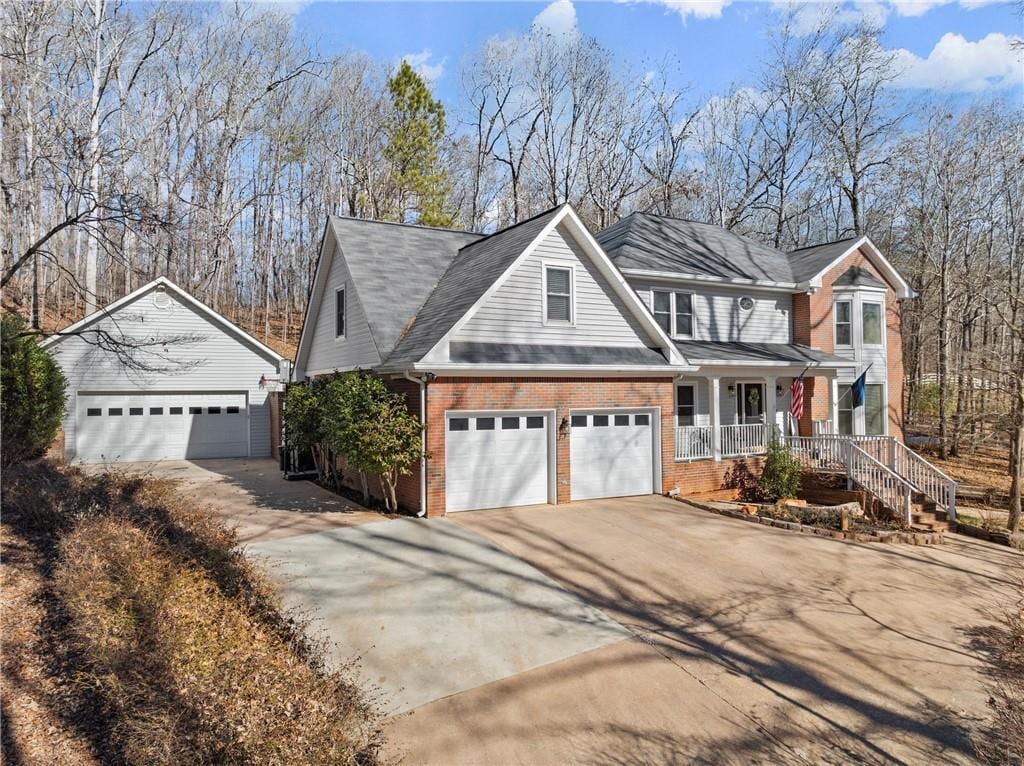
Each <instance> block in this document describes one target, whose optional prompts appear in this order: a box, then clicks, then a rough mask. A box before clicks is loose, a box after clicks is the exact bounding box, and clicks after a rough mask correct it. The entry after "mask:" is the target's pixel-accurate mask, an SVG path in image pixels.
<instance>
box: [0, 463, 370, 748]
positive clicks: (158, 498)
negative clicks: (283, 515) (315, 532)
mask: <svg viewBox="0 0 1024 766" xmlns="http://www.w3.org/2000/svg"><path fill="white" fill-rule="evenodd" d="M4 484H5V487H4V503H5V507H4V511H5V516H4V522H5V524H11V525H12V526H13V527H14V528H16V529H17V530H18V531H19V532H20V533H21V534H22V535H24V536H25V538H26V539H29V540H33V541H35V544H36V545H37V546H38V547H39V549H41V550H45V551H48V554H47V556H48V561H49V562H50V563H49V564H48V565H47V566H46V572H47V576H48V577H52V585H51V588H52V592H53V594H54V601H55V602H56V604H57V606H58V611H59V614H60V618H59V619H57V620H53V621H51V622H50V625H51V629H53V630H55V631H58V632H57V633H56V634H55V635H54V636H52V637H51V638H50V639H49V640H50V642H51V643H52V645H54V646H60V647H63V648H64V649H65V650H66V655H67V656H66V658H65V659H64V660H63V661H64V662H65V667H66V670H65V671H64V673H63V675H64V676H65V677H67V678H69V679H71V680H70V681H69V682H68V687H69V689H68V691H69V695H68V696H69V697H76V698H77V700H78V702H77V708H76V709H75V710H73V711H71V712H70V713H68V717H69V719H71V720H76V721H79V722H81V721H87V720H92V719H95V723H90V724H89V725H90V726H93V727H95V729H96V731H95V732H93V733H92V734H90V738H91V739H92V741H93V742H98V743H101V744H100V747H101V749H102V751H103V755H104V759H105V760H106V761H108V762H124V763H131V764H150V763H199V764H212V763H243V764H263V763H267V764H270V763H273V764H286V763H342V764H374V763H376V762H377V761H378V756H377V753H378V752H379V749H380V746H381V741H382V734H381V728H380V726H381V718H380V716H379V714H378V713H377V712H376V711H375V710H374V708H373V707H372V705H371V703H370V702H369V701H368V700H367V699H366V698H365V696H364V695H363V693H362V691H361V690H360V688H359V687H358V686H356V685H355V684H353V683H352V682H351V681H350V680H349V675H350V671H349V669H347V668H342V669H341V670H339V671H335V672H327V671H326V670H325V669H324V660H323V658H324V654H323V651H322V647H320V646H318V645H314V644H312V643H310V642H309V640H308V639H307V638H306V637H305V633H304V631H303V625H302V623H300V622H297V621H295V620H294V619H292V618H290V617H289V616H288V615H287V614H286V613H284V612H283V611H282V610H281V607H280V604H279V601H278V598H277V596H276V594H275V592H274V590H273V588H272V587H271V586H270V584H269V582H268V580H267V579H266V578H265V576H264V575H263V574H262V571H261V570H260V569H259V568H257V567H256V566H254V565H253V564H252V563H251V562H250V561H249V560H248V559H246V558H245V556H244V555H243V554H242V553H241V552H240V551H239V548H238V546H237V540H236V538H235V536H234V533H233V532H232V531H231V530H228V529H227V528H225V527H224V525H223V524H222V523H221V522H220V521H219V520H217V519H216V517H214V516H212V515H211V514H209V513H207V512H205V511H203V510H202V509H197V508H195V507H194V504H190V503H188V501H187V500H186V499H185V498H183V497H181V496H179V495H178V494H177V491H176V490H175V488H174V486H173V485H172V484H171V483H170V482H167V481H157V480H152V479H144V478H137V477H128V476H124V475H119V474H116V473H112V474H106V475H102V476H88V475H86V474H84V473H82V472H81V471H79V470H77V469H68V468H64V469H58V468H56V467H55V466H54V465H53V464H51V463H50V462H48V461H41V462H39V463H34V464H25V465H22V466H17V467H16V468H15V469H14V470H13V471H10V472H7V473H5V475H4ZM55 661H56V660H55Z"/></svg>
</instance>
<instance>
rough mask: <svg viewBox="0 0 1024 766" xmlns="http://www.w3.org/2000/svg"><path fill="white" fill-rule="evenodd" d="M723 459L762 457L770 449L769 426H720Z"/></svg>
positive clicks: (746, 424)
mask: <svg viewBox="0 0 1024 766" xmlns="http://www.w3.org/2000/svg"><path fill="white" fill-rule="evenodd" d="M719 434H720V435H721V440H722V457H739V456H741V455H760V454H762V453H764V452H765V451H767V449H768V426H767V425H765V424H764V423H744V424H742V425H730V426H720V430H719Z"/></svg>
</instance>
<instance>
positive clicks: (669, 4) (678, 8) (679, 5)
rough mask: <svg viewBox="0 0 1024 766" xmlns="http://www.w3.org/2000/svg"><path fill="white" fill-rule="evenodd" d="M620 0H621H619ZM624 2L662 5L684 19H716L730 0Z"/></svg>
mask: <svg viewBox="0 0 1024 766" xmlns="http://www.w3.org/2000/svg"><path fill="white" fill-rule="evenodd" d="M620 1H622V0H620ZM624 1H625V2H643V3H651V4H653V5H663V6H665V8H666V9H668V10H669V11H672V12H673V13H678V14H679V18H681V19H682V20H683V21H686V20H687V19H688V18H689V17H690V16H693V17H694V18H695V19H717V18H720V17H721V15H722V11H723V10H725V8H726V6H728V5H731V4H732V0H624Z"/></svg>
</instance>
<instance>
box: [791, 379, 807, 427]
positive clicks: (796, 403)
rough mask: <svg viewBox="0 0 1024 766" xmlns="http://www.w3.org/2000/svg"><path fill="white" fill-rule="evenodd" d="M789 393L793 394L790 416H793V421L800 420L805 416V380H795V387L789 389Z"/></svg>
mask: <svg viewBox="0 0 1024 766" xmlns="http://www.w3.org/2000/svg"><path fill="white" fill-rule="evenodd" d="M789 393H790V394H791V401H790V404H789V414H790V415H792V416H793V420H800V418H802V417H803V416H804V379H803V378H793V385H792V386H790V387H789Z"/></svg>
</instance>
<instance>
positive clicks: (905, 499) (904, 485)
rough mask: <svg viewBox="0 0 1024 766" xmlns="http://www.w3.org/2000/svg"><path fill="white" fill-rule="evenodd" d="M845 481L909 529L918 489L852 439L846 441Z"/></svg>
mask: <svg viewBox="0 0 1024 766" xmlns="http://www.w3.org/2000/svg"><path fill="white" fill-rule="evenodd" d="M846 479H847V482H848V483H849V484H857V485H859V486H860V487H861V488H862V489H865V490H867V491H868V492H869V493H870V494H871V495H873V496H874V497H875V498H877V499H878V500H879V501H881V502H882V503H883V504H885V505H887V506H888V507H889V508H890V509H891V510H893V511H894V512H895V513H897V514H899V515H900V516H902V518H903V522H904V523H905V524H906V525H907V526H910V524H911V522H912V520H913V519H912V515H913V497H914V491H915V487H914V486H913V485H912V484H911V483H910V482H908V481H907V480H906V479H904V478H903V477H902V476H900V475H899V474H898V473H896V472H895V471H893V470H892V469H890V468H889V467H888V466H886V465H885V464H883V463H882V462H881V461H879V460H876V459H875V458H874V457H872V456H871V455H870V454H868V453H867V452H865V451H864V450H863V449H861V448H860V447H859V446H857V444H856V442H854V441H853V440H852V439H850V440H847V442H846Z"/></svg>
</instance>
